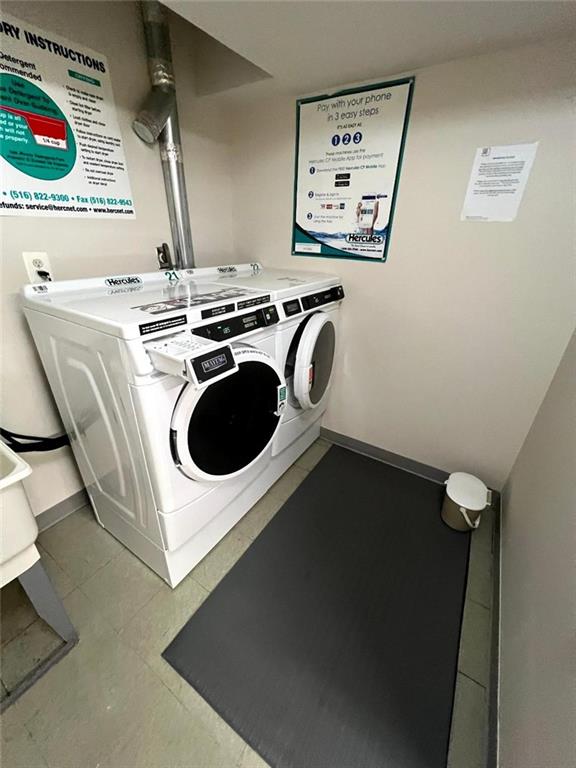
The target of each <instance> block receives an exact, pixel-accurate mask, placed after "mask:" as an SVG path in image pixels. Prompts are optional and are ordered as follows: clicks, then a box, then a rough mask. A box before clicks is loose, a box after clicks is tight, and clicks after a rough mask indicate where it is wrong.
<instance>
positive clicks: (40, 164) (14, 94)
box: [0, 13, 135, 218]
mask: <svg viewBox="0 0 576 768" xmlns="http://www.w3.org/2000/svg"><path fill="white" fill-rule="evenodd" d="M0 182H1V185H0V214H2V215H4V216H56V217H68V216H73V217H86V218H134V217H135V211H134V206H133V202H132V192H131V189H130V180H129V178H128V171H127V169H126V160H125V157H124V148H123V145H122V136H121V134H120V129H119V126H118V120H117V117H116V109H115V106H114V96H113V93H112V85H111V82H110V74H109V70H108V62H107V60H106V57H105V56H102V55H101V54H99V53H97V52H95V51H92V50H90V49H88V48H85V47H84V46H78V45H75V44H74V43H71V42H70V41H68V40H65V39H63V38H61V37H59V36H57V35H53V34H51V33H48V32H45V31H43V30H41V29H38V28H37V27H34V26H32V25H30V24H28V23H25V22H22V21H19V20H18V19H16V18H14V17H12V16H10V15H8V14H6V13H0Z"/></svg>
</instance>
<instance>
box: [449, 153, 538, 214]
mask: <svg viewBox="0 0 576 768" xmlns="http://www.w3.org/2000/svg"><path fill="white" fill-rule="evenodd" d="M537 149H538V142H537V141H536V142H535V143H533V144H509V145H504V146H495V147H480V148H479V149H477V150H476V156H475V158H474V164H473V166H472V172H471V174H470V181H469V182H468V189H467V190H466V197H465V199H464V206H463V208H462V214H461V216H460V219H461V221H514V219H515V218H516V216H517V214H518V208H519V206H520V203H521V202H522V195H523V194H524V189H525V187H526V182H527V181H528V177H529V175H530V171H531V170H532V164H533V163H534V158H535V156H536V150H537Z"/></svg>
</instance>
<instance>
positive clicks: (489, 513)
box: [472, 507, 496, 552]
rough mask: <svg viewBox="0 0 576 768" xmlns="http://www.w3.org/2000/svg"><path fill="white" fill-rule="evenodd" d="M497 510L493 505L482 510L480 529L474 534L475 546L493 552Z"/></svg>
mask: <svg viewBox="0 0 576 768" xmlns="http://www.w3.org/2000/svg"><path fill="white" fill-rule="evenodd" d="M495 515H496V512H495V510H493V509H492V507H488V508H487V509H485V510H484V512H482V518H481V520H480V525H479V526H478V530H476V531H474V533H473V534H472V542H473V545H474V546H475V547H479V548H482V549H484V550H485V551H487V552H492V539H493V531H494V523H495Z"/></svg>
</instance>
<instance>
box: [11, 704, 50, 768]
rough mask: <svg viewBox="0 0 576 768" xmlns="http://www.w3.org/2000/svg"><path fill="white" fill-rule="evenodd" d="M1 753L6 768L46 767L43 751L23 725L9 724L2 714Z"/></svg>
mask: <svg viewBox="0 0 576 768" xmlns="http://www.w3.org/2000/svg"><path fill="white" fill-rule="evenodd" d="M0 731H1V744H2V749H1V751H0V755H1V757H2V765H4V766H6V768H46V767H47V763H46V761H45V760H44V758H43V757H42V753H41V752H40V750H39V749H38V747H37V746H36V744H35V743H34V741H33V740H32V737H31V736H30V734H29V733H28V731H27V730H26V728H25V727H24V726H23V725H20V724H18V723H16V724H9V723H8V724H7V723H6V722H5V721H4V716H2V728H1V729H0Z"/></svg>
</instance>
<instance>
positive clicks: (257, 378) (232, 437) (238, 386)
mask: <svg viewBox="0 0 576 768" xmlns="http://www.w3.org/2000/svg"><path fill="white" fill-rule="evenodd" d="M281 383H282V382H281V381H280V378H279V376H278V374H277V373H276V371H275V370H274V369H273V368H272V367H271V366H269V365H267V364H266V363H264V362H259V361H249V362H244V363H240V365H239V366H238V372H237V373H235V374H233V375H232V376H228V377H227V378H225V379H221V380H220V381H217V382H215V383H214V384H211V385H210V386H209V387H207V389H205V390H204V392H203V393H202V395H201V397H200V398H199V399H198V401H197V402H196V405H195V407H194V410H193V411H192V413H191V415H190V421H189V423H188V450H189V452H190V457H191V459H192V462H193V463H194V465H195V466H196V467H198V469H199V470H200V471H201V472H203V473H205V474H207V475H213V476H215V477H218V476H223V475H230V474H233V473H235V472H239V471H240V470H242V469H243V468H244V467H246V466H248V465H249V464H250V463H251V462H252V461H254V459H256V458H257V457H258V456H259V455H260V454H261V453H262V451H263V450H264V449H265V448H266V446H267V445H268V443H269V442H270V440H271V439H272V437H273V435H274V433H275V431H276V428H277V426H278V422H279V420H280V416H278V414H277V411H278V387H279V386H280V385H281Z"/></svg>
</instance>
